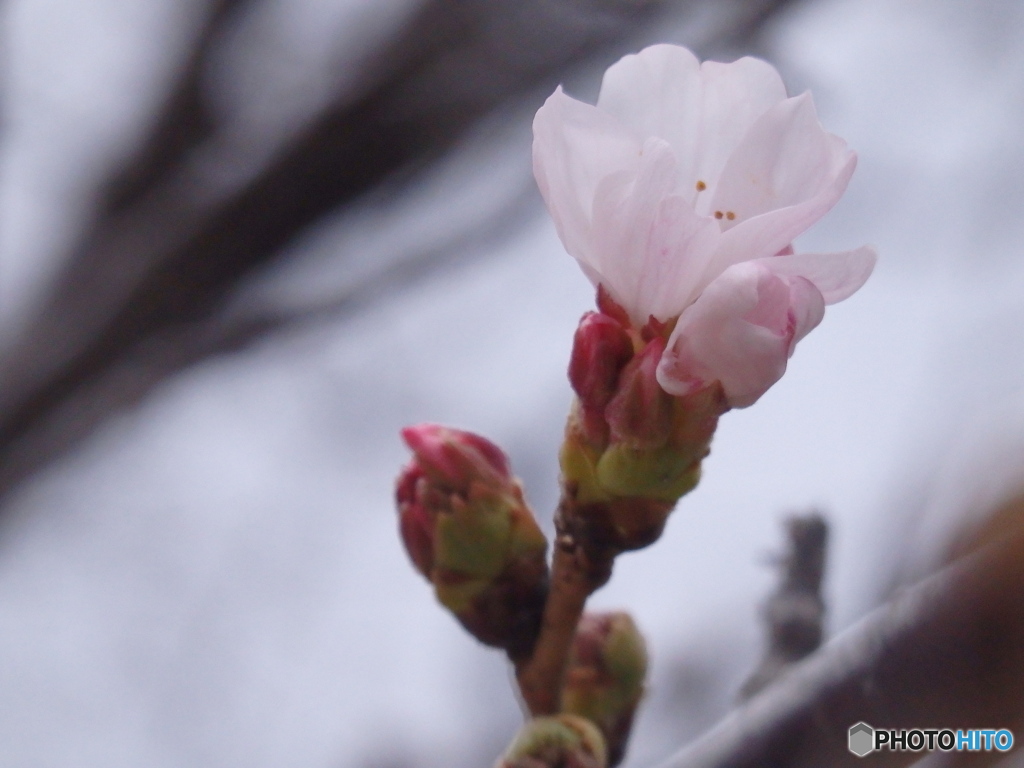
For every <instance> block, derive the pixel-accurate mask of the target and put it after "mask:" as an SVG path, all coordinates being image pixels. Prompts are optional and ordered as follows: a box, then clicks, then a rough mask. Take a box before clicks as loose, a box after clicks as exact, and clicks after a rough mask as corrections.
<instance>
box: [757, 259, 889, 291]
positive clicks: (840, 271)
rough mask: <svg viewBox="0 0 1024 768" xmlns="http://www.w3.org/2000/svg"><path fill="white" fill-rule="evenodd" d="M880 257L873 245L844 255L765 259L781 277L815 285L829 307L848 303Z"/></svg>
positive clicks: (763, 260) (763, 261)
mask: <svg viewBox="0 0 1024 768" xmlns="http://www.w3.org/2000/svg"><path fill="white" fill-rule="evenodd" d="M877 260H878V254H876V253H875V249H874V248H872V247H871V246H870V245H865V246H861V247H860V248H857V249H856V250H853V251H844V252H842V253H801V254H797V255H788V256H775V257H771V258H768V259H762V260H761V261H760V263H763V264H764V265H765V266H766V267H768V269H770V270H771V271H772V272H774V273H775V274H776V275H779V276H780V277H802V278H805V279H806V280H809V281H810V282H811V283H813V284H814V287H815V288H817V289H818V290H819V291H820V292H821V295H822V296H823V297H824V299H825V303H826V304H837V303H839V302H840V301H843V300H844V299H848V298H849V297H850V296H852V295H853V294H854V293H856V292H857V291H858V290H860V288H861V286H862V285H864V283H865V282H867V279H868V278H869V277H870V276H871V272H872V270H874V268H875V262H876V261H877Z"/></svg>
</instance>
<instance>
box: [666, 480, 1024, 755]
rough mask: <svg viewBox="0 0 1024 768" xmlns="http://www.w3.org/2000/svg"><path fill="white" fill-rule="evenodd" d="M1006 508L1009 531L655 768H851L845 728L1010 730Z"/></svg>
mask: <svg viewBox="0 0 1024 768" xmlns="http://www.w3.org/2000/svg"><path fill="white" fill-rule="evenodd" d="M1010 507H1011V509H1012V511H1013V515H1012V516H1011V517H1012V518H1013V520H1014V523H1013V527H1012V528H1011V529H1009V530H1004V531H1003V532H1002V533H1003V535H1002V537H1001V538H1000V539H999V540H998V541H996V542H994V543H989V544H987V545H985V546H984V547H983V548H982V549H980V550H978V551H976V552H975V553H974V554H971V555H967V556H965V557H963V558H961V559H960V560H958V561H957V562H955V563H953V564H952V565H950V566H948V567H946V568H945V569H944V570H942V571H940V572H939V573H938V574H936V575H934V576H933V577H931V578H929V579H927V580H925V581H923V582H921V583H919V584H917V585H916V586H914V587H912V588H910V589H907V590H906V591H905V592H904V593H903V594H901V595H899V596H898V597H897V598H895V599H894V600H893V601H892V602H891V603H889V604H887V605H885V606H882V607H881V608H879V609H878V610H877V611H875V612H874V613H872V614H870V615H869V616H867V617H866V618H865V619H864V620H862V621H861V622H860V623H859V624H857V625H855V626H853V627H851V628H850V629H849V630H847V631H846V632H845V633H843V634H842V635H840V636H839V637H837V638H836V639H834V640H833V641H831V642H830V643H828V644H827V645H825V646H824V647H823V648H822V649H821V650H819V651H818V652H817V653H816V654H814V655H812V656H810V657H808V658H807V659H806V660H804V661H803V662H801V663H799V664H796V665H794V666H793V667H791V668H790V669H789V670H787V671H786V672H784V673H783V674H782V676H781V677H780V678H779V679H778V680H777V681H776V682H775V683H774V684H773V685H771V686H769V687H768V688H766V689H765V690H764V691H763V692H762V693H760V694H759V695H757V696H755V697H754V698H752V699H751V700H750V701H749V702H747V703H746V704H745V705H744V706H743V707H742V708H740V709H738V710H736V711H734V712H733V713H732V714H731V715H729V716H728V717H727V718H726V719H725V720H723V721H722V722H721V723H719V725H717V726H716V727H715V728H713V729H712V730H711V731H710V732H708V733H707V734H706V735H705V736H703V737H702V738H700V739H698V740H697V742H695V743H694V744H693V745H691V746H689V747H687V748H685V749H683V750H682V751H681V752H679V753H678V754H676V755H675V756H674V757H672V758H671V759H669V760H668V761H666V762H665V763H663V764H662V765H661V766H660V768H711V767H712V766H716V767H719V766H721V767H724V766H730V768H743V766H751V768H753V767H754V766H765V765H771V766H776V767H777V768H783V767H785V768H797V767H798V766H801V767H802V766H807V767H808V768H809V767H810V766H823V765H828V766H840V765H860V764H862V763H861V762H860V761H861V759H860V758H857V757H854V756H853V755H852V754H851V753H849V752H848V751H847V729H848V728H849V727H850V726H851V725H853V724H854V723H857V722H858V721H864V722H867V723H869V724H870V725H873V726H875V727H880V728H908V729H909V728H931V727H938V728H988V727H993V728H1010V729H1011V730H1014V731H1015V732H1017V733H1019V732H1020V731H1019V729H1020V727H1021V726H1022V725H1024V717H1022V715H1024V703H1022V701H1021V698H1020V691H1021V690H1022V687H1024V599H1022V595H1024V524H1022V521H1024V500H1018V501H1016V502H1015V503H1014V504H1012V505H1010ZM923 756H924V753H920V752H909V751H908V752H889V751H881V752H875V753H872V755H871V757H870V759H871V761H872V765H884V766H902V765H909V764H911V763H914V762H916V761H917V760H919V759H920V758H921V757H923ZM978 757H986V756H985V755H982V756H978V755H972V758H978ZM987 757H989V758H991V759H997V758H1001V757H1002V755H1001V754H999V755H995V754H993V755H987ZM971 764H972V765H973V764H975V763H974V762H972V763H971Z"/></svg>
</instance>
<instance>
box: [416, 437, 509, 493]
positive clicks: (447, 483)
mask: <svg viewBox="0 0 1024 768" xmlns="http://www.w3.org/2000/svg"><path fill="white" fill-rule="evenodd" d="M402 439H404V440H405V444H406V445H408V446H409V447H410V448H411V449H412V451H413V453H415V454H416V462H417V464H418V465H419V467H420V468H421V469H422V470H423V472H424V473H426V474H427V475H429V476H430V479H431V481H432V482H434V483H437V484H439V485H441V486H443V487H444V488H446V489H448V490H452V491H456V492H461V493H466V492H468V491H469V484H470V482H472V481H473V480H481V479H487V480H488V481H497V480H509V479H511V477H512V472H511V469H510V468H509V465H508V458H507V457H506V456H505V453H504V452H503V451H502V450H501V449H500V448H499V447H498V446H496V445H495V444H494V443H492V442H491V441H490V440H487V439H486V438H483V437H480V435H474V434H473V433H472V432H464V431H462V430H461V429H451V428H449V427H442V426H441V425H440V424H417V425H416V426H414V427H406V428H405V429H403V430H402Z"/></svg>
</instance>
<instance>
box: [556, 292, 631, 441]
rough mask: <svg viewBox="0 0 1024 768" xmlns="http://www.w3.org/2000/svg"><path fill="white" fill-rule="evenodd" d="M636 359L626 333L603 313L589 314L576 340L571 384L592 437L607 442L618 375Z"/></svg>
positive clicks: (570, 375)
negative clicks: (608, 408) (606, 413)
mask: <svg viewBox="0 0 1024 768" xmlns="http://www.w3.org/2000/svg"><path fill="white" fill-rule="evenodd" d="M631 357H633V341H632V339H630V337H629V333H627V331H626V329H625V328H623V326H622V325H621V324H620V323H619V321H617V320H615V319H614V318H612V317H611V316H609V315H606V314H604V313H603V312H587V313H586V314H585V315H583V317H582V319H581V320H580V324H579V327H578V328H577V329H576V335H575V337H574V338H573V345H572V357H570V359H569V382H570V383H571V384H572V388H573V390H574V391H575V392H576V395H577V396H578V397H579V400H580V404H581V405H582V408H583V413H584V417H585V419H586V426H587V429H588V432H589V433H590V434H589V437H590V438H591V440H592V441H593V442H595V443H599V442H605V441H606V440H607V433H608V428H607V424H606V423H605V421H604V409H605V407H606V406H607V405H608V403H609V401H611V399H612V397H613V396H614V395H615V391H616V388H617V386H618V380H619V373H620V371H621V370H622V368H623V366H625V365H626V363H628V362H629V360H630V358H631Z"/></svg>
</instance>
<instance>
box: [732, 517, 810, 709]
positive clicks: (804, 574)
mask: <svg viewBox="0 0 1024 768" xmlns="http://www.w3.org/2000/svg"><path fill="white" fill-rule="evenodd" d="M786 535H787V537H788V538H789V551H788V552H787V553H786V555H785V557H784V558H783V559H782V563H781V565H782V582H781V583H780V584H779V587H778V589H777V590H776V591H775V593H774V594H773V595H772V596H771V597H770V598H768V602H767V604H766V605H765V607H764V620H765V624H766V629H767V634H768V643H767V647H766V648H765V655H764V658H763V659H762V660H761V663H760V665H758V668H757V669H756V670H755V671H754V673H753V674H752V675H751V676H750V678H749V679H748V680H747V682H746V683H744V684H743V688H742V689H741V691H740V695H741V696H742V697H743V698H750V697H751V696H753V695H754V694H755V693H757V692H758V691H760V690H762V689H763V688H765V687H767V686H768V685H769V684H770V683H771V682H772V681H773V680H775V678H777V677H778V676H779V675H780V674H782V672H783V671H784V670H785V669H786V668H787V667H789V666H790V665H791V664H794V663H795V662H797V661H800V659H802V658H804V657H806V656H808V655H809V654H811V653H813V652H814V651H816V650H817V649H818V646H820V645H821V638H822V634H823V630H822V622H823V621H824V618H825V603H824V601H823V600H822V599H821V579H822V577H823V576H824V574H825V550H826V547H827V545H828V524H827V523H826V522H825V519H824V518H823V517H822V516H821V515H819V514H817V513H811V514H809V515H805V516H803V517H791V518H789V519H788V520H787V521H786Z"/></svg>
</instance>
